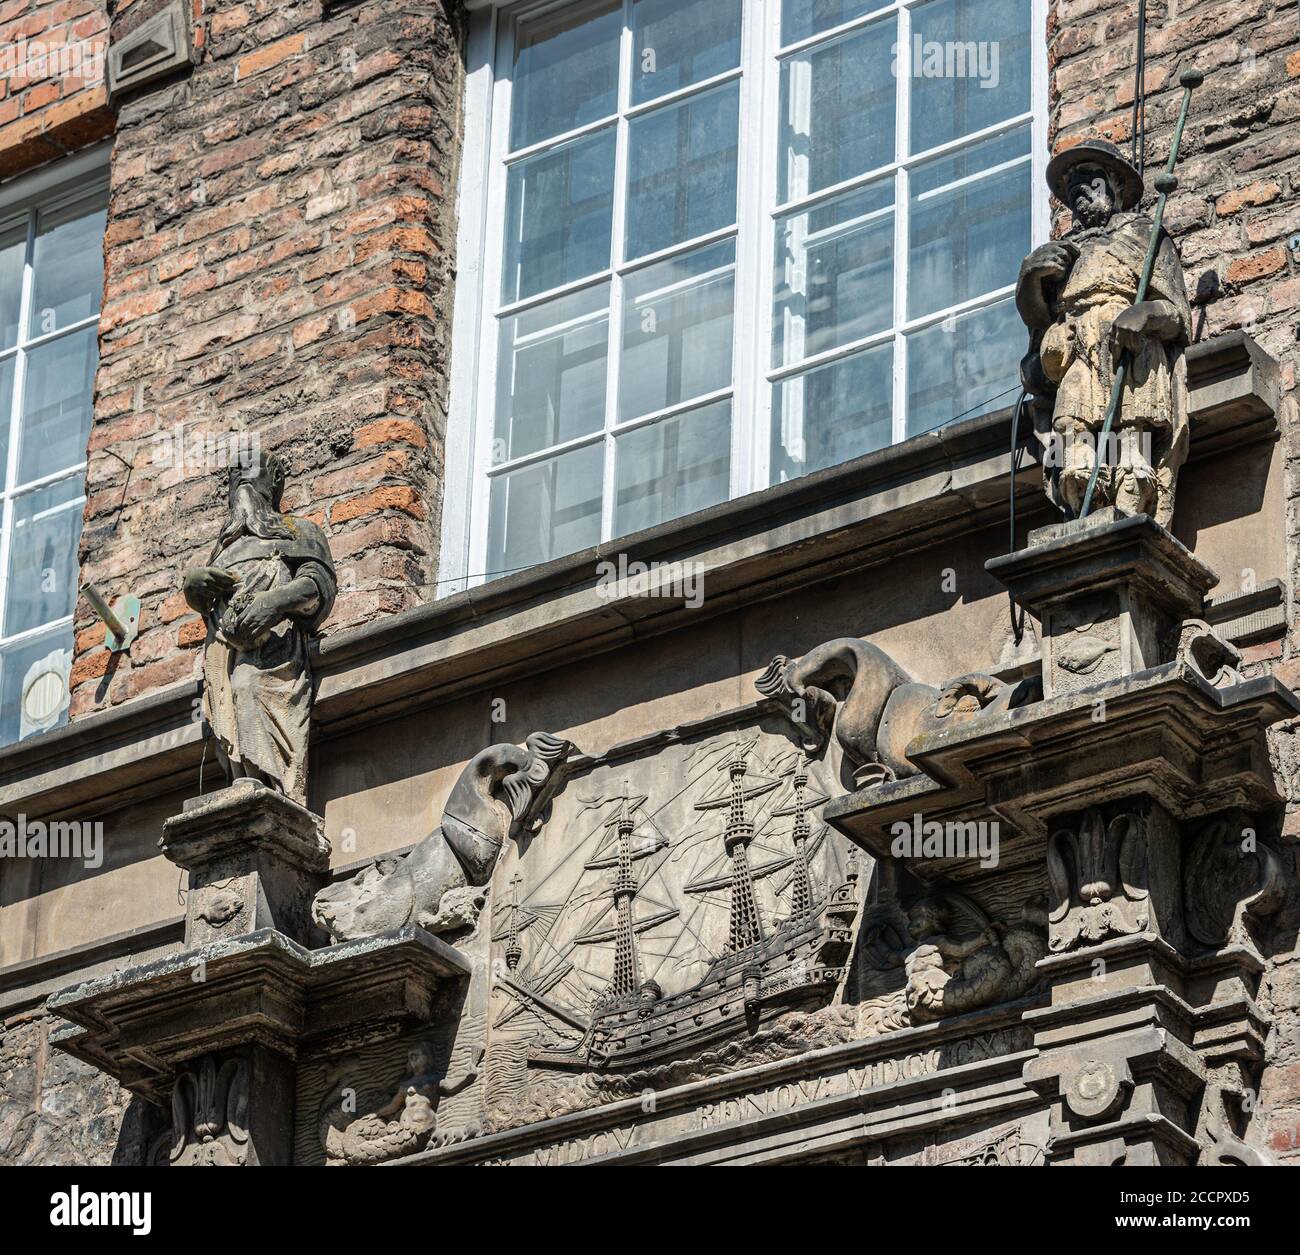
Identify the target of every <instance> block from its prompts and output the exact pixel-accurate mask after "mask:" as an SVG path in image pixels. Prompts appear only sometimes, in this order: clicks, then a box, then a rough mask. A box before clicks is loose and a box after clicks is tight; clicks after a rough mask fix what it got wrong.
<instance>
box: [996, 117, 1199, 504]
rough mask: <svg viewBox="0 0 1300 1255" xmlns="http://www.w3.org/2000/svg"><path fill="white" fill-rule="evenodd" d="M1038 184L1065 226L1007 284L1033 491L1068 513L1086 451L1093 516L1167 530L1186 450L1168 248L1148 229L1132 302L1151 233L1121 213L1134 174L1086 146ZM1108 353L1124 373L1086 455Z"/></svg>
mask: <svg viewBox="0 0 1300 1255" xmlns="http://www.w3.org/2000/svg"><path fill="white" fill-rule="evenodd" d="M1047 180H1048V184H1049V186H1050V187H1051V189H1052V191H1053V193H1055V195H1056V197H1057V199H1058V200H1060V201H1061V202H1062V203H1063V204H1065V205H1067V206H1069V209H1070V212H1071V214H1072V215H1073V218H1074V226H1073V228H1072V230H1071V231H1070V232H1069V233H1068V234H1067V235H1066V236H1065V237H1063V238H1062V239H1059V240H1052V241H1049V242H1048V243H1046V244H1043V245H1040V246H1039V247H1038V248H1036V249H1035V250H1034V251H1033V252H1032V253H1030V254H1029V256H1028V257H1026V258H1025V260H1024V262H1023V264H1022V265H1021V267H1020V278H1019V281H1018V283H1017V287H1016V307H1017V309H1018V310H1019V311H1020V316H1021V319H1022V320H1023V321H1024V323H1025V325H1026V327H1028V328H1029V333H1030V349H1029V353H1028V355H1027V356H1026V357H1025V359H1024V361H1023V362H1022V363H1021V374H1022V377H1023V379H1024V383H1025V386H1026V388H1027V390H1028V392H1029V394H1030V396H1031V398H1032V400H1033V409H1034V420H1035V434H1036V435H1037V437H1038V440H1039V442H1040V443H1041V444H1042V446H1043V472H1044V480H1045V486H1046V488H1047V494H1048V496H1049V497H1050V498H1051V499H1052V501H1053V502H1054V503H1055V504H1056V505H1057V506H1058V507H1059V508H1060V509H1061V510H1062V511H1063V512H1064V513H1065V514H1066V515H1067V517H1070V518H1074V517H1077V516H1078V514H1079V513H1080V509H1081V507H1082V504H1083V499H1084V494H1085V492H1086V490H1087V486H1088V481H1089V479H1090V478H1091V475H1092V469H1093V465H1094V463H1095V462H1096V460H1097V456H1098V453H1100V455H1101V462H1102V469H1101V471H1100V472H1099V474H1098V478H1097V488H1096V490H1095V496H1094V498H1093V504H1094V506H1102V505H1113V506H1115V507H1116V508H1117V509H1118V510H1120V512H1121V513H1124V514H1150V515H1152V516H1154V517H1155V519H1156V520H1157V521H1158V522H1159V523H1161V524H1162V525H1164V526H1166V527H1167V526H1168V525H1169V524H1170V522H1171V521H1172V519H1173V513H1174V487H1175V482H1176V480H1177V476H1178V469H1179V467H1180V466H1181V465H1182V463H1183V460H1184V458H1185V457H1186V454H1187V387H1186V365H1185V363H1184V359H1183V352H1184V349H1185V348H1186V346H1187V344H1188V342H1189V340H1190V338H1191V333H1192V315H1191V306H1190V305H1189V303H1188V300H1187V290H1186V286H1185V284H1184V281H1183V269H1182V264H1181V262H1180V261H1179V259H1178V251H1177V249H1176V248H1175V246H1174V242H1173V239H1172V238H1171V237H1170V235H1169V234H1168V233H1167V232H1166V231H1164V230H1163V229H1162V230H1161V231H1160V234H1159V237H1158V239H1157V241H1156V255H1155V266H1154V270H1153V272H1152V276H1151V282H1150V285H1149V287H1148V289H1147V292H1146V299H1144V300H1142V301H1141V302H1138V301H1137V299H1136V298H1137V293H1138V286H1139V281H1140V277H1141V275H1142V271H1143V267H1144V264H1145V261H1146V254H1147V248H1148V245H1149V243H1150V241H1151V234H1152V231H1153V230H1154V227H1155V224H1154V222H1153V221H1152V219H1150V218H1148V217H1147V216H1146V215H1145V214H1141V213H1138V212H1135V211H1136V209H1137V206H1138V203H1139V201H1140V200H1141V198H1142V176H1141V175H1140V174H1139V173H1138V171H1137V170H1136V169H1135V168H1134V167H1133V166H1132V165H1131V164H1130V163H1129V162H1128V161H1127V160H1126V159H1125V158H1124V156H1123V154H1122V153H1121V152H1120V151H1119V149H1118V148H1116V147H1115V145H1114V144H1111V143H1109V142H1107V141H1106V140H1086V141H1084V142H1083V143H1080V144H1077V145H1075V146H1074V147H1073V148H1069V149H1067V150H1066V151H1065V152H1062V153H1059V154H1058V155H1057V156H1056V157H1055V158H1053V159H1052V161H1051V163H1050V164H1049V165H1048V167H1047ZM1121 353H1127V354H1128V355H1129V357H1130V366H1129V369H1128V372H1127V378H1126V381H1125V384H1124V389H1123V392H1122V393H1121V398H1120V406H1119V410H1118V412H1117V414H1116V417H1115V421H1114V426H1113V428H1112V440H1111V441H1109V442H1107V444H1106V445H1105V446H1103V447H1102V448H1101V449H1100V450H1098V448H1097V446H1098V443H1099V439H1098V438H1099V436H1100V433H1101V429H1102V426H1103V423H1104V420H1105V416H1106V411H1107V408H1108V406H1109V403H1110V396H1111V390H1112V385H1113V382H1114V379H1115V373H1116V366H1117V364H1118V362H1119V360H1120V355H1121Z"/></svg>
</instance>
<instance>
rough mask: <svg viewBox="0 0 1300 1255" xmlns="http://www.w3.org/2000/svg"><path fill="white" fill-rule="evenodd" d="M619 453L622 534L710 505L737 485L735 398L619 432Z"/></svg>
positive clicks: (617, 508) (617, 522)
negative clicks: (733, 474) (733, 460)
mask: <svg viewBox="0 0 1300 1255" xmlns="http://www.w3.org/2000/svg"><path fill="white" fill-rule="evenodd" d="M616 453H617V458H618V462H617V476H618V489H617V492H616V494H615V499H614V532H615V534H616V535H619V536H626V535H627V534H628V533H629V532H638V531H640V530H641V529H642V528H643V527H654V526H655V525H656V524H658V523H664V522H666V521H667V520H669V519H675V518H680V517H681V516H682V515H683V514H691V513H692V512H694V511H695V510H705V509H708V507H709V506H711V505H717V504H718V502H720V501H725V500H726V499H727V495H728V493H729V491H730V487H731V402H730V401H717V402H715V403H714V404H712V405H706V406H704V407H703V408H702V409H698V410H691V411H690V412H689V413H686V414H677V415H675V416H674V417H672V418H665V419H663V420H661V421H660V422H657V423H650V424H648V425H647V426H645V427H638V428H637V429H636V431H630V432H628V433H627V435H625V436H619V437H618V439H617V441H616Z"/></svg>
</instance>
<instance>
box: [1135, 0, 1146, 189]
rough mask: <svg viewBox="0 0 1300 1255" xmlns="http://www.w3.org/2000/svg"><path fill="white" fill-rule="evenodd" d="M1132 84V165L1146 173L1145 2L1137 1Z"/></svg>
mask: <svg viewBox="0 0 1300 1255" xmlns="http://www.w3.org/2000/svg"><path fill="white" fill-rule="evenodd" d="M1134 73H1135V75H1136V80H1135V82H1134V84H1133V165H1134V166H1135V167H1136V168H1137V172H1138V173H1139V174H1144V173H1145V172H1146V161H1147V91H1146V87H1147V84H1146V78H1147V0H1138V29H1137V68H1136V69H1135V71H1134Z"/></svg>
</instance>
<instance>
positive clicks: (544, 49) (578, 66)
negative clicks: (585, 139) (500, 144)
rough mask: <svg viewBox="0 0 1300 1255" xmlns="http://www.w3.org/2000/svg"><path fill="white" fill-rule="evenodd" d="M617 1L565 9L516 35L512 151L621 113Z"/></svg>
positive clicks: (523, 27)
mask: <svg viewBox="0 0 1300 1255" xmlns="http://www.w3.org/2000/svg"><path fill="white" fill-rule="evenodd" d="M622 31H623V6H622V4H621V3H620V2H619V0H605V2H604V3H601V4H580V5H562V6H561V7H560V8H559V10H558V11H556V12H554V13H551V14H547V15H546V16H544V17H539V18H535V19H533V20H532V21H529V22H521V23H520V25H519V28H518V30H517V32H516V34H515V67H514V79H513V82H512V86H511V94H510V147H511V150H514V149H517V148H527V147H529V146H530V145H532V144H536V143H539V142H540V141H542V140H544V139H547V138H549V137H550V136H552V135H563V134H564V133H565V132H566V131H572V130H575V129H576V128H578V127H580V126H585V125H586V124H587V123H588V122H597V121H599V120H600V119H601V118H607V117H609V116H610V115H611V114H613V113H614V112H615V111H616V110H617V109H618V49H619V39H620V37H621V35H622Z"/></svg>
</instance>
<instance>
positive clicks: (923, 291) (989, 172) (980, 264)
mask: <svg viewBox="0 0 1300 1255" xmlns="http://www.w3.org/2000/svg"><path fill="white" fill-rule="evenodd" d="M1028 154H1029V128H1028V127H1027V126H1025V127H1017V128H1016V130H1015V131H1013V132H1011V133H1010V134H1007V135H998V136H995V137H994V138H992V139H987V140H984V141H983V142H982V143H980V144H975V145H972V146H971V147H970V148H968V149H965V150H964V151H963V152H960V153H958V154H956V155H955V156H952V157H942V158H936V159H935V160H932V161H927V162H923V163H922V164H921V165H919V166H917V167H916V169H915V170H914V171H913V172H912V179H911V206H910V211H911V222H910V224H909V239H908V244H909V247H908V274H907V293H908V295H907V311H908V316H909V317H910V318H920V317H923V316H924V315H926V314H929V313H933V312H934V311H935V310H938V309H944V308H946V307H947V306H949V305H957V304H960V303H961V302H962V301H967V300H972V299H973V298H975V297H977V296H980V295H981V294H983V293H985V292H991V291H993V290H994V289H995V288H1000V287H1003V286H1005V285H1006V284H1009V283H1013V282H1015V278H1016V273H1017V270H1018V268H1019V266H1020V260H1021V258H1022V257H1024V255H1025V254H1026V253H1028V252H1029V239H1030V229H1031V224H1030V211H1031V208H1032V205H1033V191H1032V188H1031V185H1030V169H1029V161H1028V160H1027V158H1028ZM1021 156H1024V157H1025V158H1026V160H1024V161H1020V162H1019V163H1018V164H1014V165H1010V166H1007V167H1006V168H1004V169H995V167H998V166H1000V165H1002V164H1003V163H1005V162H1009V161H1015V159H1016V158H1018V157H1021Z"/></svg>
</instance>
